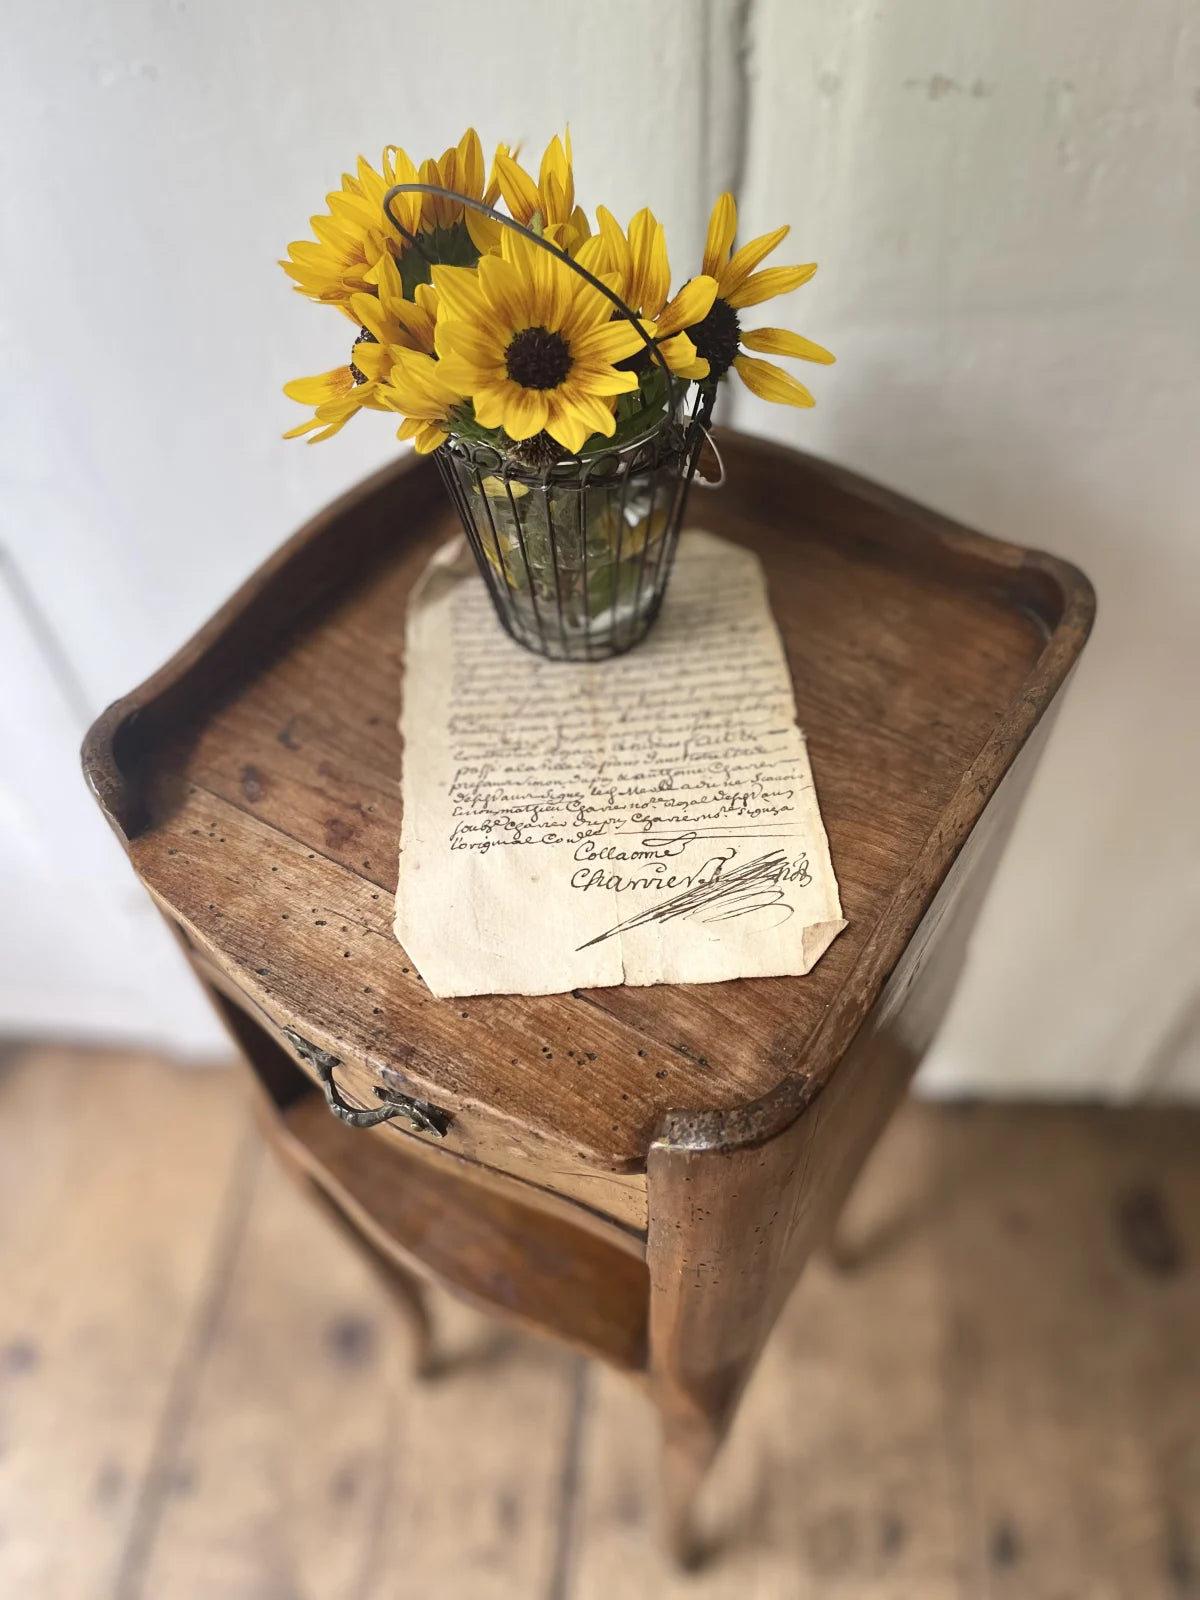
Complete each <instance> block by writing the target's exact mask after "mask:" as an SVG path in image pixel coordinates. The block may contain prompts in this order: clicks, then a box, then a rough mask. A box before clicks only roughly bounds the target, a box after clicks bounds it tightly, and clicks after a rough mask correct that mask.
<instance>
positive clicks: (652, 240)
mask: <svg viewBox="0 0 1200 1600" xmlns="http://www.w3.org/2000/svg"><path fill="white" fill-rule="evenodd" d="M629 248H630V251H631V252H632V254H633V278H632V282H631V283H630V286H629V296H630V305H631V306H632V308H633V310H634V311H640V312H642V313H643V315H645V316H647V317H656V316H657V315H658V314H659V312H660V311H661V310H662V308H663V306H664V305H666V303H667V294H668V292H669V290H670V287H671V268H670V266H669V264H668V262H667V241H666V235H665V234H664V232H663V225H662V223H661V222H659V221H658V220H657V219H656V218H655V216H654V213H653V212H652V211H650V210H648V209H646V208H643V209H642V210H641V211H639V212H638V213H637V215H636V216H635V217H634V218H633V220H632V222H630V224H629Z"/></svg>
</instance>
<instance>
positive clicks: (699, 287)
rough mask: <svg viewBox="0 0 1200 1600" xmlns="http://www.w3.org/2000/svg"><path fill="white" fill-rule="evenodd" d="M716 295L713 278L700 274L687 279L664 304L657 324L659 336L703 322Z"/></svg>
mask: <svg viewBox="0 0 1200 1600" xmlns="http://www.w3.org/2000/svg"><path fill="white" fill-rule="evenodd" d="M716 297H717V283H716V279H715V278H708V277H704V276H701V277H699V278H691V279H689V280H688V282H687V283H685V284H684V286H683V288H682V289H680V291H679V293H678V294H677V295H675V297H674V298H673V299H672V300H671V301H670V303H669V304H668V305H666V306H664V308H663V311H662V315H661V316H660V317H659V319H658V324H657V328H658V335H659V338H666V337H668V336H669V335H670V334H673V333H679V332H680V331H681V330H682V329H683V328H691V327H693V326H694V325H695V324H696V323H697V322H703V321H704V319H705V317H706V316H707V315H708V313H709V312H710V311H711V310H712V304H713V301H714V300H715V299H716Z"/></svg>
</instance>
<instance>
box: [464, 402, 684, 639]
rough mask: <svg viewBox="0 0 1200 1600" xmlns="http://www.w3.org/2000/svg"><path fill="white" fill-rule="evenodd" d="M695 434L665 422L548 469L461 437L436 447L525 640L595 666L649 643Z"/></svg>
mask: <svg viewBox="0 0 1200 1600" xmlns="http://www.w3.org/2000/svg"><path fill="white" fill-rule="evenodd" d="M693 431H694V430H693V429H691V427H690V421H689V423H688V424H685V422H684V421H683V420H682V419H681V418H680V417H679V416H678V415H673V416H669V417H668V418H666V420H665V421H663V422H662V423H661V424H660V425H659V426H658V427H657V428H655V429H653V430H652V431H651V432H650V433H648V434H647V435H646V436H645V437H643V438H642V439H639V440H635V441H634V442H632V443H630V444H627V445H624V446H622V447H620V448H618V449H613V450H606V451H602V452H599V453H597V454H595V455H592V456H587V457H582V458H572V459H570V460H567V461H563V462H559V463H558V464H556V465H555V466H553V467H550V468H547V469H545V470H544V471H541V472H531V471H529V470H522V469H521V468H520V467H519V466H516V467H514V466H513V465H512V463H511V462H510V461H509V460H508V459H506V457H505V456H503V455H502V454H501V453H500V452H499V451H497V450H495V449H493V448H491V447H490V446H487V445H481V444H478V443H475V442H473V441H468V440H463V439H454V438H452V439H450V440H449V441H448V442H447V443H446V444H444V445H443V446H442V448H441V449H440V450H439V451H438V452H437V462H438V466H439V467H440V468H441V473H442V478H443V480H444V481H445V484H446V487H447V488H448V489H449V491H450V496H451V498H452V499H453V501H454V503H455V505H456V507H457V508H458V512H459V515H460V517H461V518H462V523H463V527H464V529H465V530H466V535H467V538H468V540H469V541H470V544H471V548H472V550H473V551H474V553H475V559H476V561H477V562H478V564H479V570H480V572H481V573H482V574H483V577H484V581H485V582H486V583H487V586H488V589H489V592H490V594H491V597H492V601H493V603H494V605H495V607H496V613H497V615H498V616H499V618H500V621H501V622H502V623H503V625H504V627H505V628H506V629H507V631H508V632H509V633H510V634H511V635H512V637H513V638H514V639H516V640H517V642H518V643H519V644H523V645H525V646H526V648H528V649H530V650H535V651H537V652H538V654H539V655H544V656H549V657H551V658H552V659H554V660H556V661H598V660H602V659H603V658H604V657H606V656H614V655H619V654H621V653H622V652H623V651H625V650H629V649H631V648H632V647H633V646H634V645H635V644H637V643H638V642H639V640H641V639H643V638H644V637H645V635H646V633H647V632H648V630H649V628H650V627H651V625H652V623H653V622H654V619H655V617H656V616H657V615H658V612H659V608H660V607H661V605H662V601H663V595H664V593H665V591H666V586H667V579H668V577H669V576H670V572H671V563H672V560H673V558H674V555H675V546H676V543H677V541H678V537H679V528H680V523H681V521H682V518H683V510H684V504H685V501H686V498H687V490H688V485H689V482H690V479H691V477H692V473H693V471H694V468H695V459H696V451H695V450H693V449H692V447H691V442H690V439H691V434H692V432H693ZM701 437H702V435H701Z"/></svg>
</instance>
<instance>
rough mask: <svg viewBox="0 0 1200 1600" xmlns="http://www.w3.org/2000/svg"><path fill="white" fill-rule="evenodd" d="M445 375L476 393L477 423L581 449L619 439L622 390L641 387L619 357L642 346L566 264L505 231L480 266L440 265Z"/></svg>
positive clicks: (439, 338) (437, 280)
mask: <svg viewBox="0 0 1200 1600" xmlns="http://www.w3.org/2000/svg"><path fill="white" fill-rule="evenodd" d="M433 281H434V285H435V287H436V288H437V290H438V293H439V295H440V297H441V307H442V314H441V316H440V317H439V318H438V325H437V333H436V343H437V351H438V354H439V356H440V357H441V361H440V363H439V373H440V376H441V378H442V379H443V380H444V381H445V382H446V383H448V384H449V385H450V386H451V387H452V388H456V389H459V390H460V391H461V392H462V393H463V394H466V395H469V396H470V398H471V400H472V402H473V404H474V408H475V418H476V421H477V422H479V423H480V424H481V426H483V427H485V428H503V429H504V431H505V432H506V433H507V434H508V436H509V438H510V439H513V440H515V441H518V442H519V441H522V440H525V439H533V438H534V437H535V436H536V435H538V434H540V433H542V432H543V431H545V432H546V433H548V434H549V435H550V437H551V438H552V439H553V440H555V441H557V443H558V444H560V445H561V446H562V447H563V448H564V449H565V450H568V451H571V452H572V453H576V452H578V451H579V450H581V449H582V448H583V445H584V442H585V441H586V440H587V439H588V438H589V436H590V435H591V434H593V433H601V434H604V435H605V436H606V437H611V435H612V434H613V432H614V430H615V428H616V419H615V417H614V414H613V403H614V396H616V395H619V394H627V393H628V392H629V391H630V390H631V389H636V388H637V376H636V374H635V373H633V372H619V371H618V370H617V366H616V363H618V362H620V361H623V360H624V359H625V357H626V356H631V355H633V354H634V352H635V351H636V350H638V349H640V348H641V347H642V340H641V338H640V336H639V334H638V331H637V329H636V328H635V327H634V326H633V325H632V323H629V322H626V321H615V322H614V321H613V320H611V315H612V305H611V303H610V302H609V301H608V300H607V299H606V298H605V296H604V295H603V294H602V293H601V292H600V290H599V289H595V288H593V287H592V286H591V285H590V284H589V283H586V282H585V281H584V280H583V279H582V278H580V277H579V275H578V274H577V273H575V272H573V271H572V270H571V268H570V267H569V266H568V265H567V264H566V262H564V261H562V260H559V259H558V258H557V257H555V256H553V255H551V253H550V252H549V251H547V250H545V249H543V248H542V247H541V246H539V245H537V244H535V243H534V242H533V240H531V239H527V238H525V237H523V236H522V235H521V234H518V233H514V232H513V230H512V229H508V228H506V229H505V231H504V237H503V239H502V240H501V249H500V254H499V255H492V256H483V257H481V258H480V261H479V266H478V268H477V269H475V270H474V271H470V270H464V269H462V268H454V267H435V268H434V269H433Z"/></svg>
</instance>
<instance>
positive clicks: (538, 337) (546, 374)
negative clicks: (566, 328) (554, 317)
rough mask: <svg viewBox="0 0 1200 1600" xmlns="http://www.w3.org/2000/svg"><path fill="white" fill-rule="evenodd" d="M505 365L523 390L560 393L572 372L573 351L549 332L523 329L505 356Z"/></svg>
mask: <svg viewBox="0 0 1200 1600" xmlns="http://www.w3.org/2000/svg"><path fill="white" fill-rule="evenodd" d="M504 365H505V367H506V368H507V369H508V375H509V377H510V378H511V379H512V380H513V382H514V383H519V384H520V385H521V387H522V388H523V389H557V388H558V386H559V384H560V383H561V382H562V381H563V379H564V378H565V377H566V375H567V373H568V372H570V370H571V348H570V346H569V345H568V344H567V341H566V340H565V339H564V338H563V336H562V334H561V333H551V332H550V330H549V328H522V329H521V331H520V333H518V334H514V336H513V338H512V339H511V340H510V342H509V346H508V349H507V350H506V351H505V352H504Z"/></svg>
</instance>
